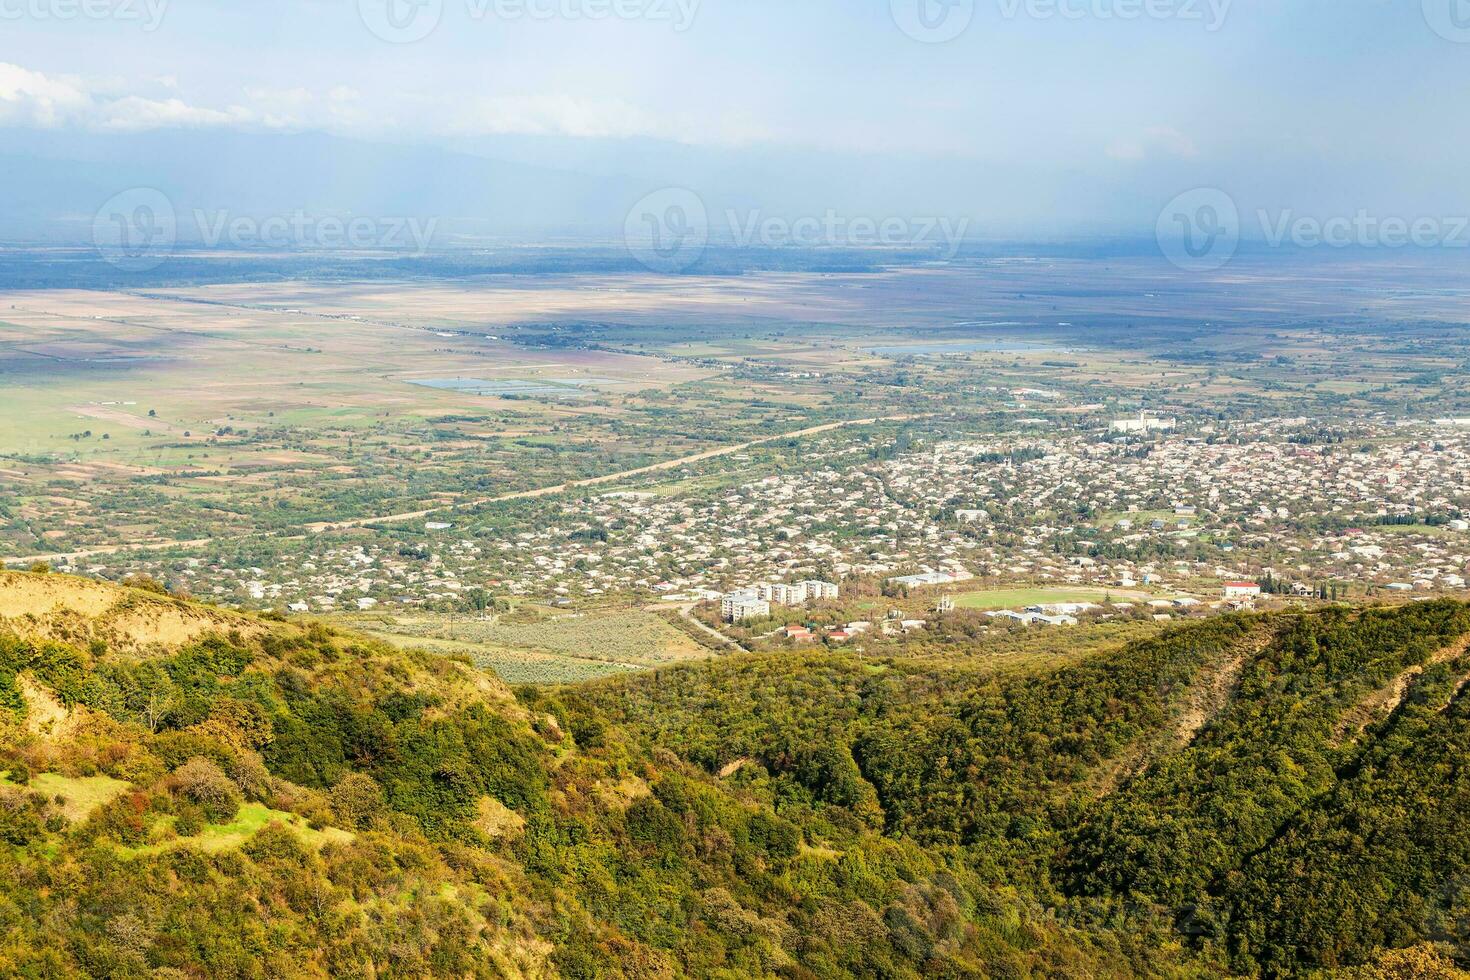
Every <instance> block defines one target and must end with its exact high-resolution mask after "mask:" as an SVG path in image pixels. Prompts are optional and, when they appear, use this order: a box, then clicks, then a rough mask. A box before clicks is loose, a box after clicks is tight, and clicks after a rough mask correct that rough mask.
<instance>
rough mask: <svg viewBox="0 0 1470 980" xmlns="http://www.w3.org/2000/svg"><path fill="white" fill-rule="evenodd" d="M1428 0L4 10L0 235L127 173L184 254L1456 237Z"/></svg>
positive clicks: (1452, 178) (405, 3)
mask: <svg viewBox="0 0 1470 980" xmlns="http://www.w3.org/2000/svg"><path fill="white" fill-rule="evenodd" d="M1455 2H1458V0H1443V3H1441V2H1440V0H1424V3H1423V4H1419V3H1400V4H1391V5H1387V4H1354V5H1351V6H1343V5H1329V4H1326V3H1316V2H1313V3H1302V4H1296V5H1293V6H1292V7H1290V8H1287V9H1282V8H1278V7H1275V6H1272V5H1268V4H1265V3H1263V2H1254V0H1235V2H1230V0H1150V2H1148V3H1143V2H1142V0H1066V2H1060V3H1058V2H1054V0H991V2H988V3H987V2H978V3H977V2H974V0H943V2H941V0H892V2H891V3H870V4H865V5H863V6H862V7H859V8H853V7H851V6H842V5H838V4H837V3H835V2H821V3H813V4H807V5H802V6H801V7H797V8H793V7H790V6H789V5H778V4H776V3H773V2H767V0H749V2H744V3H740V4H731V3H716V2H713V0H618V2H617V3H613V2H612V0H605V2H604V0H577V2H573V0H555V2H554V3H553V2H551V0H493V2H492V0H417V2H413V0H360V2H334V3H327V2H320V3H311V4H304V5H303V4H294V5H293V4H288V3H286V2H284V0H271V2H264V3H261V4H255V5H252V7H251V10H250V12H249V15H248V16H246V15H244V14H243V12H241V11H236V10H232V9H231V8H230V7H229V6H228V5H226V4H221V3H199V4H193V5H189V6H184V5H174V4H171V3H169V2H167V0H90V2H89V3H88V4H86V5H82V4H81V3H79V2H77V3H73V2H72V0H6V2H5V3H3V4H0V18H3V19H4V21H5V22H6V25H7V29H6V33H5V35H4V37H3V39H0V137H3V145H0V174H3V176H4V178H5V179H4V189H3V190H0V228H3V233H0V239H5V240H8V241H18V240H31V241H66V242H83V243H84V242H86V241H87V240H88V239H89V238H90V237H92V236H93V234H94V232H93V227H92V226H93V224H94V222H95V220H96V216H97V215H98V213H99V211H101V210H102V209H103V208H104V205H107V204H108V203H109V202H111V201H113V199H114V198H116V197H117V196H118V195H126V194H128V193H130V192H135V191H136V190H138V189H140V188H141V189H145V190H151V191H157V192H159V193H160V194H161V195H162V196H163V198H164V199H166V201H167V202H168V206H169V207H170V208H171V209H172V210H173V212H174V216H175V218H176V220H177V227H176V229H175V233H176V237H177V240H178V241H180V242H185V241H189V240H194V239H197V240H201V241H203V242H204V243H206V244H208V243H209V242H210V240H211V239H213V240H214V241H215V243H218V242H220V241H221V240H228V241H233V242H234V243H236V244H242V242H241V241H240V240H239V239H240V236H238V235H237V236H234V237H233V238H229V237H228V236H223V235H220V234H211V233H210V232H209V229H210V228H211V227H221V226H222V227H226V228H227V227H228V222H230V221H234V220H236V219H240V218H242V217H243V218H248V219H251V220H253V221H255V222H257V223H259V222H265V221H270V220H271V219H273V218H274V219H276V224H275V225H274V226H273V227H278V226H279V224H280V221H281V220H283V219H284V220H286V221H287V223H288V224H289V223H290V219H291V217H292V216H293V215H295V214H296V213H297V212H301V213H303V214H305V215H307V216H308V217H309V218H311V219H321V218H325V217H328V216H347V215H357V216H366V217H367V218H369V219H372V220H374V221H377V222H389V221H395V220H397V221H407V220H408V219H417V220H418V221H419V223H420V224H421V225H424V226H426V225H427V224H428V223H429V222H430V221H431V220H432V221H433V222H434V224H435V230H436V231H438V230H439V229H440V227H441V226H442V227H444V228H449V229H453V230H452V231H451V232H449V233H448V236H447V237H446V238H445V239H444V241H441V242H440V243H439V244H441V245H442V244H453V241H454V240H458V241H460V242H463V241H475V240H492V239H494V238H496V237H498V236H500V237H503V236H510V237H516V238H520V239H524V240H534V239H536V238H537V237H541V236H545V237H550V238H555V237H557V236H565V237H571V238H576V239H579V240H592V241H600V240H616V239H618V238H619V237H627V236H628V235H630V234H638V233H640V232H637V229H638V228H640V227H642V224H643V222H641V221H640V218H641V217H643V216H641V215H639V214H638V213H636V212H638V210H639V208H640V207H642V208H644V209H645V210H646V208H647V207H650V206H652V207H654V208H655V209H658V210H659V211H660V213H659V215H658V218H659V221H658V222H655V223H656V224H657V223H661V222H662V219H663V218H664V217H666V216H667V215H666V214H665V212H666V211H667V208H669V207H670V206H672V207H674V208H675V210H674V211H673V212H668V214H672V215H676V216H677V215H685V218H687V217H688V215H686V214H685V212H686V211H687V210H689V209H691V208H694V209H699V210H702V211H703V212H704V213H703V215H702V218H703V221H704V229H703V233H704V237H705V238H706V239H707V240H708V241H719V240H722V239H733V240H734V241H735V242H736V243H740V242H742V241H743V242H745V243H747V244H748V243H757V244H762V245H775V246H781V245H791V244H795V245H818V246H848V245H855V246H862V245H866V244H885V243H889V242H890V241H902V242H915V241H917V242H921V243H925V242H927V243H930V244H938V245H940V246H945V245H948V244H950V243H951V242H952V241H954V240H967V241H968V240H975V241H1055V240H1074V239H1083V240H1086V239H1106V238H1122V239H1132V238H1148V237H1151V236H1154V235H1156V234H1157V233H1159V230H1160V229H1167V228H1168V227H1169V226H1171V224H1172V223H1173V222H1174V221H1175V220H1185V221H1186V222H1192V223H1193V224H1197V225H1199V227H1197V228H1195V229H1194V230H1195V232H1196V233H1197V234H1198V235H1199V236H1200V240H1199V242H1197V243H1196V244H1197V245H1198V246H1199V248H1204V247H1205V246H1206V245H1209V244H1211V243H1213V242H1214V240H1215V237H1216V236H1215V235H1214V233H1212V231H1211V227H1210V221H1211V220H1213V218H1214V217H1216V216H1217V212H1219V211H1220V210H1222V209H1224V210H1227V211H1228V210H1233V211H1234V217H1233V222H1234V227H1233V229H1231V230H1232V231H1233V233H1234V238H1236V239H1238V240H1239V241H1242V242H1252V241H1255V242H1266V243H1268V244H1281V243H1282V242H1283V241H1286V242H1290V243H1292V244H1296V245H1305V246H1306V247H1316V245H1317V244H1319V242H1317V241H1316V240H1315V239H1319V238H1325V240H1326V242H1327V244H1328V245H1329V246H1332V247H1341V246H1342V245H1365V246H1369V247H1373V246H1378V245H1386V246H1388V247H1390V248H1398V247H1403V246H1405V245H1408V246H1420V247H1439V246H1449V247H1460V246H1463V245H1465V244H1470V233H1467V232H1465V231H1464V230H1463V229H1462V228H1461V227H1460V219H1461V216H1463V215H1467V214H1470V195H1467V192H1466V190H1465V186H1464V181H1463V180H1461V179H1457V177H1456V175H1455V173H1454V172H1455V171H1456V170H1457V169H1458V163H1459V161H1460V160H1463V159H1464V157H1465V151H1466V149H1467V137H1466V136H1465V134H1464V132H1463V131H1462V130H1461V129H1460V128H1458V127H1454V126H1452V125H1450V124H1449V122H1450V120H1452V119H1454V118H1455V113H1454V109H1455V108H1456V107H1458V106H1459V105H1460V104H1462V103H1463V97H1462V93H1463V90H1464V88H1465V86H1466V83H1465V81H1464V72H1463V66H1464V64H1465V62H1466V59H1467V58H1470V46H1467V44H1466V43H1460V42H1466V41H1470V30H1467V29H1462V28H1461V27H1460V26H1459V25H1460V24H1461V23H1462V20H1461V19H1457V18H1455V16H1454V15H1455V13H1456V9H1455V8H1454V7H1453V6H1452V4H1453V3H1455ZM385 4H392V5H393V6H392V7H391V9H390V8H389V7H388V6H386V5H385ZM920 4H922V7H921V6H920ZM1441 7H1443V8H1444V9H1443V10H1441ZM420 35H422V36H420ZM1201 190H1203V192H1204V193H1205V194H1206V195H1207V196H1206V198H1205V199H1203V200H1200V199H1198V195H1199V193H1200V191H1201ZM1188 193H1193V194H1194V195H1195V196H1194V197H1186V198H1184V199H1183V201H1182V203H1180V200H1181V199H1180V195H1182V194H1188ZM670 194H673V195H674V196H673V197H670V196H669V195H670ZM650 195H654V197H653V199H652V202H651V203H650V200H649V198H650ZM658 195H663V196H662V197H659V196H658ZM130 200H131V199H128V201H130ZM671 202H672V204H671ZM125 203H126V202H125ZM1181 208H1182V209H1183V211H1187V212H1188V215H1187V216H1186V217H1185V218H1184V219H1177V216H1175V215H1173V214H1171V209H1172V210H1179V209H1181ZM1201 208H1204V209H1205V210H1203V211H1201V210H1200V209H1201ZM196 212H203V214H204V217H202V218H200V217H196ZM1200 216H1203V218H1204V219H1208V220H1203V221H1199V222H1195V220H1194V219H1195V218H1196V217H1200ZM677 220H684V218H677V219H676V223H677ZM1228 220H1229V216H1227V221H1228ZM1303 222H1305V224H1303ZM222 223H223V224H222ZM885 223H888V224H889V225H890V228H889V229H888V230H889V231H890V232H892V234H891V235H885V234H884V232H883V226H884V224H885ZM1416 223H1417V233H1416V231H1415V226H1416ZM1193 224H1192V225H1190V226H1191V227H1193ZM1385 224H1386V225H1387V231H1386V232H1385V230H1384V225H1385ZM1400 225H1402V226H1403V228H1402V231H1401V230H1400V227H1399V226H1400ZM650 227H652V226H650ZM1181 227H1184V226H1183V225H1181ZM661 231H662V233H663V234H664V236H665V237H667V236H668V234H669V233H670V232H671V231H673V232H677V231H679V229H678V228H672V229H671V228H663V229H661ZM247 237H248V236H247ZM319 237H320V235H319V234H318V233H317V232H316V231H312V232H310V233H308V235H307V238H306V240H305V241H304V242H303V241H302V240H301V233H300V232H299V231H297V230H291V231H289V232H287V234H286V236H285V237H284V238H283V239H282V240H283V241H286V242H289V243H291V244H308V245H310V244H315V243H317V242H316V239H317V238H319ZM1400 239H1402V241H1400ZM243 244H249V242H243ZM372 244H378V240H377V239H373V240H372ZM1199 248H1195V249H1190V250H1189V251H1190V252H1195V251H1198V250H1199ZM1165 251H1166V252H1167V251H1168V249H1167V247H1166V248H1165ZM1185 258H1186V260H1187V261H1192V259H1190V256H1189V255H1186V256H1185Z"/></svg>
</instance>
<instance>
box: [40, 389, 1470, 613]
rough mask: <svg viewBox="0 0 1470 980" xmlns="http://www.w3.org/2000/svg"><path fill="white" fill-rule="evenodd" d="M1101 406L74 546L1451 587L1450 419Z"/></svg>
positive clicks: (624, 576) (556, 566) (1457, 564)
mask: <svg viewBox="0 0 1470 980" xmlns="http://www.w3.org/2000/svg"><path fill="white" fill-rule="evenodd" d="M1117 422H1118V420H1112V421H1107V422H1099V423H1096V424H1094V423H1090V422H1087V421H1079V422H1063V421H1058V420H1049V419H1029V420H1024V421H1023V423H1022V424H1021V425H1019V426H1018V427H1016V429H1017V430H1016V431H1013V432H1006V433H995V434H991V435H978V434H977V435H969V434H967V435H963V436H960V435H955V436H947V435H946V434H945V433H944V432H943V431H942V430H941V428H940V427H939V426H936V425H934V424H925V425H923V426H920V427H916V428H915V429H914V430H912V431H911V432H906V433H905V435H904V438H902V439H901V440H898V441H896V443H895V445H894V446H892V447H887V448H885V450H884V451H882V452H875V450H874V447H873V446H872V445H870V444H869V443H867V442H864V441H862V440H860V439H857V438H854V437H851V436H845V435H841V434H835V433H834V434H828V435H823V436H822V437H819V438H815V439H813V440H811V441H810V443H809V444H808V445H805V446H803V447H802V452H801V458H802V462H803V465H802V466H801V467H800V468H798V469H796V470H795V471H793V472H773V473H769V474H766V475H757V476H755V477H753V478H749V479H745V480H738V481H732V482H728V483H724V482H721V483H720V484H719V485H717V486H714V487H713V488H708V487H706V486H705V485H704V483H702V482H701V480H691V481H690V483H691V486H690V488H688V489H685V486H684V485H683V484H681V483H679V482H675V483H673V484H669V483H667V482H665V483H660V484H649V485H646V486H639V485H634V486H628V487H622V488H617V489H613V490H609V491H606V492H601V493H596V494H592V495H582V496H563V497H561V498H555V499H549V500H547V501H544V502H542V501H538V502H537V503H536V505H535V507H534V508H532V509H530V510H528V511H524V512H522V513H521V514H519V515H518V516H517V518H516V521H515V522H511V523H510V525H509V527H508V528H507V527H506V522H505V521H504V520H503V519H496V520H491V519H490V518H491V516H493V515H491V514H488V513H475V512H470V513H466V514H464V515H455V516H453V517H446V518H445V519H443V520H434V521H425V522H423V523H422V524H421V525H420V526H417V527H414V528H404V529H399V530H397V531H395V532H393V533H387V532H385V531H383V530H381V529H380V530H377V531H376V532H371V533H370V532H365V531H364V532H356V533H352V534H335V533H334V534H322V535H318V536H315V537H313V538H311V539H308V540H305V541H300V542H295V544H298V545H300V547H297V548H295V549H293V550H292V552H291V553H289V554H284V555H281V556H279V557H278V558H274V559H272V560H270V561H269V562H267V561H266V560H264V559H262V560H261V561H260V562H259V563H258V564H253V565H246V566H242V565H239V564H236V563H227V562H223V561H219V560H217V559H214V560H212V559H210V558H209V557H207V556H203V555H200V556H194V557H189V556H185V557H163V556H157V555H133V556H129V557H125V558H121V557H120V558H116V559H109V558H98V559H93V560H89V561H86V562H79V563H77V567H75V570H77V571H83V572H86V573H89V574H96V575H103V576H109V577H122V576H124V575H129V574H139V573H143V574H148V575H152V576H154V577H156V578H158V579H160V580H162V581H167V582H169V583H170V584H171V585H174V586H177V587H179V588H182V589H184V590H187V591H191V592H194V593H195V594H198V595H200V596H202V597H205V598H209V599H212V600H214V601H216V602H219V603H222V604H227V605H238V606H244V607H251V608H273V609H277V610H280V611H289V612H312V613H326V612H333V611H340V610H370V609H391V608H413V607H424V608H429V609H446V610H453V609H458V608H468V607H469V606H470V605H472V604H473V603H474V602H476V601H481V602H482V601H483V598H477V597H482V596H483V595H484V594H490V595H498V596H506V597H513V598H524V599H530V600H534V601H538V602H544V603H547V604H549V605H552V606H561V607H571V608H580V607H585V606H589V605H597V604H610V603H612V604H616V603H622V604H627V603H630V602H631V603H682V604H689V605H694V604H705V603H708V604H710V605H711V606H712V607H715V608H717V609H719V610H720V611H721V612H722V613H723V615H724V618H725V619H726V620H736V621H739V620H744V619H750V618H755V617H759V616H764V615H766V614H767V613H768V612H769V606H770V605H771V604H775V605H778V606H788V605H791V606H795V605H800V604H802V603H805V602H808V601H811V600H821V599H830V598H834V597H835V596H836V595H837V593H838V589H839V588H840V587H841V585H842V583H843V582H844V581H846V580H850V579H868V580H875V581H877V582H880V583H882V586H883V588H884V589H885V590H887V591H889V592H903V593H906V592H908V591H910V590H925V589H928V590H930V591H933V592H935V593H936V595H938V594H942V593H944V592H947V591H954V590H955V589H958V588H970V589H978V588H982V587H984V588H996V587H1003V586H1007V585H1012V584H1023V583H1024V584H1031V585H1036V586H1057V587H1090V588H1096V589H1103V590H1112V591H1113V592H1114V593H1116V594H1117V595H1119V596H1120V597H1121V596H1131V597H1135V598H1137V597H1142V598H1145V599H1147V598H1157V597H1159V596H1164V595H1165V593H1167V596H1165V597H1166V598H1168V597H1173V596H1176V595H1182V596H1187V597H1193V598H1194V599H1205V600H1240V599H1246V600H1249V599H1251V598H1253V597H1254V596H1255V595H1256V593H1257V592H1259V590H1260V588H1261V586H1262V585H1263V584H1264V585H1265V586H1266V588H1267V591H1268V594H1272V593H1284V594H1295V595H1299V596H1309V595H1320V596H1321V597H1323V598H1338V597H1342V598H1347V597H1348V596H1350V595H1351V596H1364V595H1373V594H1380V595H1389V594H1393V593H1412V594H1426V595H1427V594H1435V593H1440V592H1454V591H1457V590H1462V589H1463V588H1464V587H1465V575H1466V572H1467V565H1470V532H1467V526H1470V525H1467V520H1466V518H1467V516H1470V424H1467V423H1466V422H1465V420H1454V419H1445V420H1439V421H1427V422H1422V423H1413V422H1404V421H1399V420H1391V419H1387V418H1381V419H1373V420H1366V421H1364V420H1359V421H1355V422H1353V423H1351V424H1345V425H1342V426H1337V427H1334V426H1327V425H1323V424H1322V423H1320V422H1319V421H1316V420H1310V419H1305V418H1292V419H1263V420H1252V421H1245V422H1229V421H1221V420H1211V419H1180V420H1177V422H1175V421H1174V420H1171V421H1170V422H1169V423H1168V424H1167V425H1166V424H1163V423H1159V424H1154V420H1151V419H1145V420H1142V421H1141V422H1140V421H1139V420H1132V419H1129V420H1123V422H1124V423H1125V424H1123V425H1121V426H1120V425H1118V424H1116V423H1117ZM889 450H891V451H889ZM875 456H876V457H877V458H875ZM735 463H736V465H738V464H739V460H736V461H735ZM715 472H716V475H720V474H719V471H715ZM674 476H675V477H683V476H685V474H683V473H676V474H674ZM650 479H654V478H650ZM657 479H662V480H665V481H667V480H668V476H667V475H665V476H661V477H658V478H657ZM517 522H518V523H517ZM73 567H74V566H70V565H67V566H63V569H64V570H73ZM961 583H965V584H964V585H961ZM1014 612H1015V614H1016V615H1022V616H1027V615H1029V616H1030V617H1031V618H1030V619H1029V620H1028V621H1029V622H1048V621H1050V622H1059V623H1064V622H1065V621H1066V619H1067V618H1068V616H1069V615H1070V612H1069V611H1064V612H1062V613H1061V614H1060V618H1058V616H1057V615H1056V614H1053V613H1048V612H1045V611H1043V612H1042V613H1041V615H1043V616H1051V619H1050V620H1045V619H1037V618H1036V615H1037V614H1036V613H1034V612H1033V613H1031V614H1027V613H1026V612H1025V610H1024V609H1023V608H1019V607H1018V608H1017V609H1016V610H1014Z"/></svg>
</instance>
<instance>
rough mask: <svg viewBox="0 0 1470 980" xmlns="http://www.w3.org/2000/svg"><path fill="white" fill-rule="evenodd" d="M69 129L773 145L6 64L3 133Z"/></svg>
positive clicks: (661, 124) (572, 107)
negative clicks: (209, 101)
mask: <svg viewBox="0 0 1470 980" xmlns="http://www.w3.org/2000/svg"><path fill="white" fill-rule="evenodd" d="M6 125H16V126H39V127H46V128H58V127H73V128H79V129H89V130H93V131H100V132H142V131H147V130H153V129H170V128H201V127H233V128H240V129H274V130H307V129H321V130H326V131H329V132H335V133H340V134H345V135H356V136H363V135H367V136H375V135H381V134H383V133H385V132H393V133H397V134H405V133H407V134H412V135H415V136H419V137H424V136H430V137H432V136H499V135H510V134H514V135H527V136H569V137H574V138H579V139H592V140H595V139H628V138H633V137H648V138H652V139H659V140H669V141H673V142H680V143H690V144H703V145H716V146H744V145H750V144H753V143H759V142H763V141H766V140H769V139H770V138H771V134H770V132H769V131H768V130H766V129H765V128H764V127H762V126H761V125H759V124H758V123H757V122H755V121H754V120H752V119H749V118H744V119H742V118H738V117H736V116H734V115H732V114H729V113H726V114H722V115H721V116H720V117H719V118H717V119H711V118H709V117H707V116H703V115H701V116H698V117H694V116H688V117H686V116H681V115H679V114H677V113H662V114H661V113H655V112H653V111H650V110H648V109H646V108H643V107H641V106H638V105H635V104H633V103H630V102H626V101H623V100H621V99H613V98H602V97H597V96H586V95H581V94H565V93H530V94H500V95H486V96H483V97H480V98H471V99H468V100H452V101H448V102H446V101H445V100H442V99H434V100H432V101H430V100H416V99H409V100H407V101H402V102H386V103H385V102H384V101H383V100H381V99H378V98H374V97H372V96H370V95H364V94H363V93H362V92H360V91H359V90H358V89H356V88H353V87H351V86H347V85H336V86H334V87H332V88H330V89H328V90H327V91H325V92H314V91H312V90H310V89H307V88H302V87H294V88H273V87H269V86H261V85H252V86H247V87H245V88H244V89H243V91H241V92H240V96H239V101H238V104H230V105H225V106H203V105H199V104H196V103H194V102H190V101H188V100H186V99H185V98H184V97H183V96H182V95H181V94H180V93H179V91H178V81H177V79H174V78H172V77H169V76H164V77H161V78H160V77H153V78H150V79H147V80H142V81H136V82H129V81H127V80H125V79H120V78H114V77H106V78H92V79H81V78H76V77H72V76H47V75H45V74H42V73H40V72H36V71H30V70H28V69H26V68H22V67H20V66H18V65H12V64H6V63H0V126H6Z"/></svg>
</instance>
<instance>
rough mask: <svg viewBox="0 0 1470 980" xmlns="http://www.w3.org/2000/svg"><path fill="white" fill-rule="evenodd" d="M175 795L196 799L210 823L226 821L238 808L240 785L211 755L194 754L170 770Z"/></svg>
mask: <svg viewBox="0 0 1470 980" xmlns="http://www.w3.org/2000/svg"><path fill="white" fill-rule="evenodd" d="M173 781H174V786H175V787H176V788H177V790H178V792H179V795H181V796H182V797H183V798H184V799H186V800H189V801H190V802H192V803H197V804H198V805H199V806H200V808H201V809H203V811H204V815H205V817H207V818H208V819H209V821H210V822H211V823H229V822H230V821H231V820H233V819H235V814H237V813H239V812H240V802H241V799H240V788H239V787H238V786H236V785H235V783H234V782H233V781H232V780H231V779H230V777H229V776H226V775H225V771H224V770H223V769H221V768H220V767H219V765H218V764H217V763H215V762H214V760H212V759H207V758H205V757H204V756H202V755H196V756H195V757H194V758H192V759H190V760H189V761H188V762H186V763H184V764H183V765H182V766H180V767H179V768H178V769H176V770H174V774H173Z"/></svg>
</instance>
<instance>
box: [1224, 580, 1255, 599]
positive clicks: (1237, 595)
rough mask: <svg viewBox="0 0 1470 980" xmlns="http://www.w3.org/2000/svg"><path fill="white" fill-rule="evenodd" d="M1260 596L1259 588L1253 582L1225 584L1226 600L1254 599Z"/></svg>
mask: <svg viewBox="0 0 1470 980" xmlns="http://www.w3.org/2000/svg"><path fill="white" fill-rule="evenodd" d="M1260 594H1261V587H1260V586H1259V585H1257V584H1256V583H1255V582H1226V583H1225V598H1227V599H1254V598H1256V597H1257V596H1259V595H1260Z"/></svg>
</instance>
